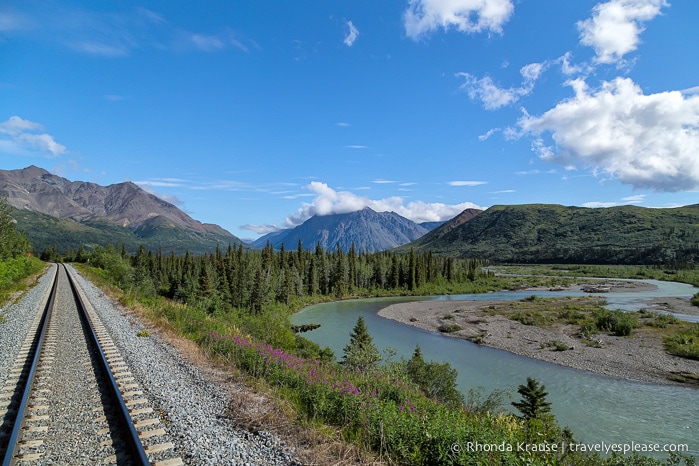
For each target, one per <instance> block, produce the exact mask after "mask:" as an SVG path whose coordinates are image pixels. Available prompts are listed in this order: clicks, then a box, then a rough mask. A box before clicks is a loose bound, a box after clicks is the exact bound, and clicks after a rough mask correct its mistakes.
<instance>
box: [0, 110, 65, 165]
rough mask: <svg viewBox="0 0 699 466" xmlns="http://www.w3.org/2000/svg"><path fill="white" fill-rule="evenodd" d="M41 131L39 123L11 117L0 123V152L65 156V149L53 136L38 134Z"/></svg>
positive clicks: (41, 127)
mask: <svg viewBox="0 0 699 466" xmlns="http://www.w3.org/2000/svg"><path fill="white" fill-rule="evenodd" d="M43 129H44V127H43V126H42V125H41V124H39V123H35V122H33V121H29V120H25V119H23V118H20V117H18V116H16V115H15V116H11V117H10V118H9V119H8V120H7V121H4V122H2V123H0V150H1V151H3V152H11V153H13V154H22V155H24V154H27V153H35V152H40V153H44V154H46V155H48V154H50V155H51V156H52V157H58V156H60V155H63V154H65V153H66V151H67V149H66V147H65V146H64V145H62V144H59V143H58V142H56V140H55V139H54V138H53V136H51V135H49V134H46V133H40V131H43Z"/></svg>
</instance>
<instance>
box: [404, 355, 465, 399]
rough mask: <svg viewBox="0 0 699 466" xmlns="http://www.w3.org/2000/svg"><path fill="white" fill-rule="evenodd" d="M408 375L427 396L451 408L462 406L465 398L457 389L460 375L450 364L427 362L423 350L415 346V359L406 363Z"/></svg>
mask: <svg viewBox="0 0 699 466" xmlns="http://www.w3.org/2000/svg"><path fill="white" fill-rule="evenodd" d="M405 369H406V373H407V375H408V378H409V379H410V381H411V382H413V383H414V384H415V385H417V386H418V387H420V390H422V391H423V392H424V393H425V395H427V396H428V397H430V398H433V399H435V400H438V401H441V402H442V403H444V404H447V405H450V406H455V407H456V406H461V404H462V403H463V402H464V397H463V395H462V394H461V392H459V390H458V389H457V388H456V377H457V376H458V373H457V371H456V369H454V368H452V367H451V365H450V364H449V363H448V362H445V363H444V364H439V363H437V362H434V361H430V362H429V363H426V362H425V359H424V358H423V357H422V350H421V349H420V347H419V346H415V352H414V353H413V357H412V358H410V360H409V361H408V362H407V363H406V366H405Z"/></svg>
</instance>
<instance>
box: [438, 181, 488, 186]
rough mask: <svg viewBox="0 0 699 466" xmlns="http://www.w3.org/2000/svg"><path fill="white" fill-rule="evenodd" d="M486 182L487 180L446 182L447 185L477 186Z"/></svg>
mask: <svg viewBox="0 0 699 466" xmlns="http://www.w3.org/2000/svg"><path fill="white" fill-rule="evenodd" d="M487 183H488V182H487V181H449V182H448V183H447V184H448V185H449V186H479V185H481V184H487Z"/></svg>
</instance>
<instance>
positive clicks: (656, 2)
mask: <svg viewBox="0 0 699 466" xmlns="http://www.w3.org/2000/svg"><path fill="white" fill-rule="evenodd" d="M667 6H669V4H668V3H667V1H666V0H611V1H609V2H606V3H598V4H597V5H595V7H594V8H593V9H592V17H591V18H588V19H586V20H585V21H579V22H578V23H577V26H578V30H579V31H580V42H581V43H582V44H583V45H588V46H590V47H592V48H594V49H595V52H596V54H597V56H596V61H597V62H598V63H615V62H618V61H620V60H621V59H622V58H623V56H624V55H625V54H627V53H629V52H633V51H634V50H636V48H637V47H638V44H639V43H640V41H641V40H640V35H641V33H642V32H643V30H644V28H643V26H642V23H644V22H646V21H650V20H651V19H653V18H654V17H656V16H657V15H659V14H660V10H661V8H663V7H667Z"/></svg>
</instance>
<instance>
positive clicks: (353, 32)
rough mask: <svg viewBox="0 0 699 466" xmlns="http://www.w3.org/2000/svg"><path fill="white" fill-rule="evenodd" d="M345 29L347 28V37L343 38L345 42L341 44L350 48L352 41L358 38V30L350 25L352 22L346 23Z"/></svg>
mask: <svg viewBox="0 0 699 466" xmlns="http://www.w3.org/2000/svg"><path fill="white" fill-rule="evenodd" d="M347 27H348V28H349V32H348V33H347V36H345V40H344V41H343V42H344V43H345V45H346V46H347V47H352V45H353V44H354V41H355V40H357V37H359V30H358V29H357V28H356V27H355V25H354V24H352V21H347Z"/></svg>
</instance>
